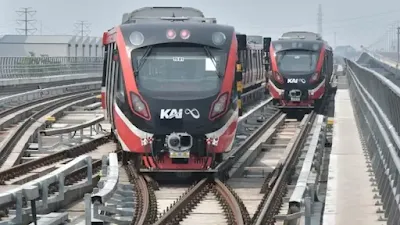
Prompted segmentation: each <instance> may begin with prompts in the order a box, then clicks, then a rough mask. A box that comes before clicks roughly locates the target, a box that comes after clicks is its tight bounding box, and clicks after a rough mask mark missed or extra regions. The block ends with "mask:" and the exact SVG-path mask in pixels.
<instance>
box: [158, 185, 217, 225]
mask: <svg viewBox="0 0 400 225" xmlns="http://www.w3.org/2000/svg"><path fill="white" fill-rule="evenodd" d="M208 183H209V179H208V178H203V179H202V180H200V181H199V182H198V183H197V184H196V185H195V186H194V187H193V188H191V189H190V190H189V191H188V192H187V193H186V194H185V195H184V196H182V198H181V199H180V200H178V201H177V202H176V204H174V205H173V206H172V207H171V209H170V210H168V211H167V212H166V213H165V214H164V215H163V216H162V217H161V218H159V219H158V220H157V222H156V223H154V224H153V225H167V224H175V222H177V221H175V218H177V217H179V216H180V214H181V212H182V211H184V210H185V208H186V207H188V205H189V204H190V203H191V201H192V200H193V198H195V197H196V196H197V195H198V194H199V193H201V192H202V191H203V190H204V189H205V188H206V187H207V184H208Z"/></svg>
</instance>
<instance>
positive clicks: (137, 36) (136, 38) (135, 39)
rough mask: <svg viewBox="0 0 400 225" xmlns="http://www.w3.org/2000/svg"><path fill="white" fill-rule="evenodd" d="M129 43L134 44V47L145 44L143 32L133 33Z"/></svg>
mask: <svg viewBox="0 0 400 225" xmlns="http://www.w3.org/2000/svg"><path fill="white" fill-rule="evenodd" d="M129 41H130V42H131V43H132V44H133V45H141V44H143V42H144V36H143V34H142V33H141V32H139V31H134V32H132V33H131V35H129Z"/></svg>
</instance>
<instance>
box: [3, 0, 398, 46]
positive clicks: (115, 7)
mask: <svg viewBox="0 0 400 225" xmlns="http://www.w3.org/2000/svg"><path fill="white" fill-rule="evenodd" d="M0 1H1V3H2V5H1V7H0V34H6V33H15V32H16V31H15V28H17V27H22V25H18V24H17V23H16V22H15V21H16V20H17V19H23V18H22V16H18V15H17V13H16V12H15V11H16V10H19V9H20V7H32V8H33V9H34V10H36V11H37V13H36V14H35V15H34V17H33V18H34V19H36V20H38V22H37V23H36V24H35V26H36V28H38V32H37V34H40V31H41V32H42V33H43V34H73V31H74V25H73V24H74V23H75V22H76V21H78V20H86V21H88V22H90V23H91V36H99V37H100V36H101V35H102V33H103V31H105V30H107V29H109V28H111V27H112V26H114V25H116V24H118V23H120V21H121V18H122V14H123V13H124V12H128V11H132V10H134V9H137V8H140V7H144V6H190V7H195V8H198V9H200V10H202V11H203V12H204V14H205V15H206V16H207V17H216V18H217V21H218V22H219V23H223V24H229V25H233V26H235V28H236V30H238V31H240V32H244V33H246V34H258V35H264V36H272V37H273V38H276V37H278V36H280V34H282V33H283V32H286V31H290V30H310V31H317V11H318V4H319V3H321V4H322V9H323V36H324V37H325V39H327V40H328V41H329V42H330V44H331V45H334V44H335V41H334V33H335V32H336V44H337V45H342V44H351V45H354V46H357V47H358V46H359V45H361V44H364V45H369V44H371V43H373V42H375V41H376V40H378V39H379V38H381V37H382V36H383V35H384V34H385V31H386V30H388V28H389V27H390V26H393V25H394V24H396V21H397V20H400V1H399V0H380V1H378V2H379V4H372V3H375V2H377V1H373V0H334V1H322V0H300V1H299V0H282V1H279V0H270V1H268V0H264V1H261V0H237V1H235V0H197V1H194V0H193V1H188V0H185V1H183V0H168V1H166V0H143V1H140V0H139V1H138V0H130V1H128V0H110V1H102V0H63V1H62V0H0Z"/></svg>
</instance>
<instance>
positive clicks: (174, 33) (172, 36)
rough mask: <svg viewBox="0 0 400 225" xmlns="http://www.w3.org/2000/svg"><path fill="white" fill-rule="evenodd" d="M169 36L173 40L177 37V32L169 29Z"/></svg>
mask: <svg viewBox="0 0 400 225" xmlns="http://www.w3.org/2000/svg"><path fill="white" fill-rule="evenodd" d="M166 35H167V38H168V39H170V40H172V39H175V38H176V32H175V31H174V30H167V34H166Z"/></svg>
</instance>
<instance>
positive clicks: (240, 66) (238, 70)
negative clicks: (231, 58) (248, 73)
mask: <svg viewBox="0 0 400 225" xmlns="http://www.w3.org/2000/svg"><path fill="white" fill-rule="evenodd" d="M236 71H237V72H242V64H240V63H238V64H236Z"/></svg>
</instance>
